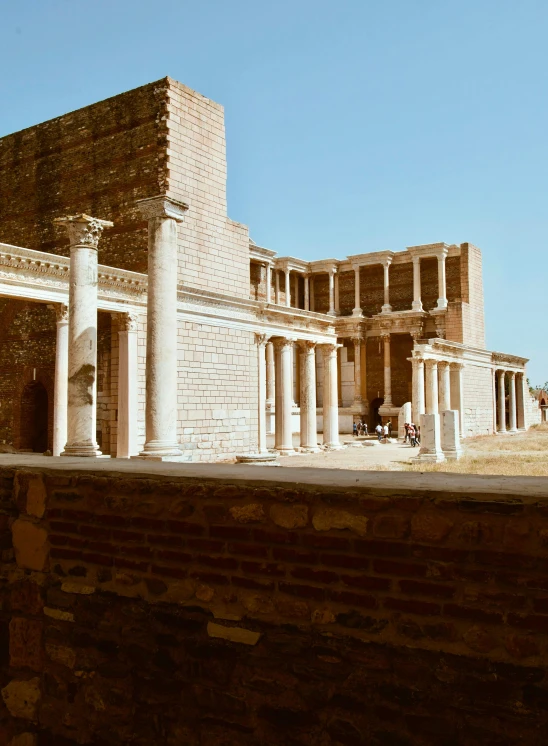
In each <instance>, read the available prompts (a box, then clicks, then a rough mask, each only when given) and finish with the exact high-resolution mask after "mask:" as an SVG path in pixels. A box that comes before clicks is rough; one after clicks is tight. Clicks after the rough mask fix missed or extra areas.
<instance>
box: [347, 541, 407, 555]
mask: <svg viewBox="0 0 548 746" xmlns="http://www.w3.org/2000/svg"><path fill="white" fill-rule="evenodd" d="M354 546H355V547H356V551H357V552H359V553H360V554H366V555H368V556H372V557H374V556H379V557H409V555H410V554H411V545H409V544H404V543H401V542H396V541H369V540H366V539H357V540H356V542H355V544H354Z"/></svg>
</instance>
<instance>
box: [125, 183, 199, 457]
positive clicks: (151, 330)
mask: <svg viewBox="0 0 548 746" xmlns="http://www.w3.org/2000/svg"><path fill="white" fill-rule="evenodd" d="M137 206H138V207H139V209H140V211H141V214H142V215H143V217H144V218H145V219H146V220H148V302H147V355H146V407H145V422H146V440H145V447H144V449H143V451H141V453H140V454H139V455H140V456H141V457H142V458H149V459H154V460H159V461H163V460H166V461H172V460H174V459H177V458H178V457H180V456H181V451H180V449H179V444H178V442H177V393H178V392H177V223H179V222H182V220H183V218H184V214H185V212H186V210H188V205H187V204H185V203H183V202H178V201H176V200H173V199H170V198H168V197H164V196H158V197H150V198H147V199H140V200H138V201H137Z"/></svg>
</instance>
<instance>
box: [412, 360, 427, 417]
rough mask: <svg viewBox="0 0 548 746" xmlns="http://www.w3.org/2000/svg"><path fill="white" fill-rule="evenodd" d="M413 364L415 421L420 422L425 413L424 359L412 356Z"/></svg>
mask: <svg viewBox="0 0 548 746" xmlns="http://www.w3.org/2000/svg"><path fill="white" fill-rule="evenodd" d="M411 364H412V366H413V382H412V387H413V414H412V416H413V422H414V423H415V424H416V425H419V424H420V417H421V415H423V414H424V411H425V408H424V360H421V359H420V358H412V359H411Z"/></svg>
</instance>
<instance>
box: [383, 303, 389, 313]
mask: <svg viewBox="0 0 548 746" xmlns="http://www.w3.org/2000/svg"><path fill="white" fill-rule="evenodd" d="M381 313H392V306H391V305H390V303H385V304H384V305H383V307H382V308H381Z"/></svg>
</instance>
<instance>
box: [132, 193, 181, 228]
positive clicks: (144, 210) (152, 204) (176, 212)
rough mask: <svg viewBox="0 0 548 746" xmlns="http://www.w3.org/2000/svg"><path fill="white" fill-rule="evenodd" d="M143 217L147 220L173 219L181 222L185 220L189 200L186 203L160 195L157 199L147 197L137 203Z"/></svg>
mask: <svg viewBox="0 0 548 746" xmlns="http://www.w3.org/2000/svg"><path fill="white" fill-rule="evenodd" d="M136 205H137V207H138V208H139V210H140V212H141V215H142V216H143V217H144V219H145V220H151V219H152V218H172V219H173V220H177V221H179V222H181V221H182V220H184V217H185V213H186V211H187V210H188V208H189V203H188V201H187V200H185V201H184V202H183V201H181V200H178V199H173V198H171V197H166V196H165V195H163V194H159V195H157V196H156V197H146V198H145V199H138V200H137V202H136Z"/></svg>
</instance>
